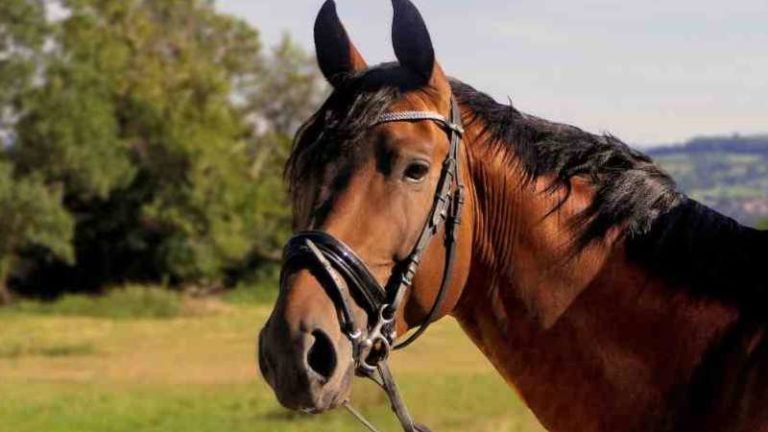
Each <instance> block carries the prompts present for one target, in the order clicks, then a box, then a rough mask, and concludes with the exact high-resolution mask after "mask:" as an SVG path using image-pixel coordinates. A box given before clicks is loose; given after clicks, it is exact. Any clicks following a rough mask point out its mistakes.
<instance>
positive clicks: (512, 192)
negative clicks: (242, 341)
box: [258, 0, 768, 432]
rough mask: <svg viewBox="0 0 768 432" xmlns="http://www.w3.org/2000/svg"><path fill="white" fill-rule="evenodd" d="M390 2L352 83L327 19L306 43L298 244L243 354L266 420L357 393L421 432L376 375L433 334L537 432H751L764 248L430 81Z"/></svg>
mask: <svg viewBox="0 0 768 432" xmlns="http://www.w3.org/2000/svg"><path fill="white" fill-rule="evenodd" d="M392 3H393V6H394V22H393V30H392V40H393V45H394V49H395V54H396V57H397V62H395V63H386V64H382V65H378V66H374V67H369V66H368V65H367V63H366V62H365V60H364V59H363V57H362V55H361V54H360V52H359V51H358V50H357V49H356V48H355V47H354V45H353V44H352V42H351V41H350V40H349V37H348V35H347V33H346V31H345V30H344V28H343V26H342V24H341V23H340V21H339V18H338V16H337V14H336V9H335V5H334V3H333V0H328V1H327V2H326V3H325V4H324V5H323V7H322V8H321V10H320V13H319V15H318V17H317V20H316V23H315V44H316V50H317V57H318V62H319V66H320V69H321V71H322V72H323V74H324V75H325V77H326V78H327V79H328V81H329V82H330V83H331V85H332V87H333V93H332V94H331V95H330V96H329V98H328V99H327V100H326V101H325V103H324V104H323V105H322V106H321V107H320V108H319V110H318V111H317V112H316V114H315V115H314V116H312V118H310V119H309V120H308V121H307V122H306V123H305V124H304V126H303V127H302V128H301V129H300V131H299V132H298V133H297V136H296V139H295V144H294V148H293V150H292V153H291V155H290V158H289V161H288V163H287V168H286V178H287V180H288V182H289V189H290V194H291V198H292V206H293V211H294V217H295V225H296V228H297V230H298V233H297V234H296V236H295V237H293V238H292V239H291V240H290V241H289V243H288V245H287V247H286V251H285V264H284V267H283V273H282V277H281V282H280V285H281V286H280V295H279V297H278V299H277V302H276V305H275V308H274V310H273V312H272V314H271V316H270V318H269V320H268V322H267V324H266V325H265V327H264V328H263V329H262V331H261V334H260V337H259V348H258V351H259V365H260V368H261V371H262V374H263V375H264V377H265V379H266V380H267V382H268V383H269V384H270V386H271V387H272V388H273V389H274V391H275V393H276V396H277V398H278V400H279V401H280V402H281V403H282V404H283V405H284V406H286V407H288V408H291V409H297V410H303V411H306V412H312V413H319V412H324V411H327V410H330V409H333V408H336V407H339V406H347V407H349V400H350V382H351V379H352V377H353V376H354V375H355V374H357V375H363V376H367V377H370V378H372V379H375V380H376V381H377V382H379V384H381V385H382V387H383V388H384V389H385V391H387V394H388V395H389V397H390V399H391V401H392V405H393V408H394V410H395V413H396V414H397V415H398V418H399V419H400V421H401V423H402V425H403V428H404V429H405V430H406V431H418V430H427V429H426V428H425V427H423V426H419V425H417V424H415V423H414V422H413V420H412V419H411V418H410V414H409V413H408V412H407V409H406V408H405V404H404V402H403V400H402V399H401V398H400V396H399V394H398V392H397V387H396V386H395V383H394V379H393V378H392V375H391V373H390V371H389V369H388V367H387V366H386V359H387V356H388V355H389V352H390V350H391V349H393V348H394V346H395V345H396V344H397V343H398V341H402V340H403V339H402V338H399V339H398V335H401V336H402V335H406V334H407V333H408V332H409V330H414V329H416V328H418V330H415V331H416V333H415V334H414V333H411V337H408V338H406V339H405V340H406V341H407V342H408V343H410V342H411V341H412V340H413V336H414V335H415V336H417V337H418V336H419V335H421V334H422V332H423V330H424V329H425V328H426V325H428V324H429V323H430V322H433V321H435V320H437V319H440V318H442V317H444V316H447V315H451V316H453V317H454V318H455V319H456V320H457V321H458V322H459V323H460V325H461V327H462V328H463V330H464V331H465V332H466V334H467V335H468V336H469V337H470V338H471V339H472V341H473V342H474V343H475V344H476V345H477V346H478V347H479V349H480V350H481V351H482V352H483V353H484V354H485V355H486V356H487V357H488V359H489V360H490V361H491V362H492V364H493V365H494V366H495V367H496V369H497V370H498V371H499V373H500V374H501V375H502V376H503V377H504V378H505V380H506V381H507V382H508V383H509V385H510V386H511V387H513V388H514V389H516V390H517V391H518V392H519V394H520V395H521V397H522V398H523V399H524V401H525V402H526V404H527V405H528V406H529V407H530V409H531V410H532V411H533V413H534V414H535V415H536V416H537V417H538V419H539V421H540V422H541V423H542V425H543V426H544V427H545V428H547V429H548V430H551V431H562V432H569V431H578V432H584V431H730V432H740V431H768V367H767V366H768V343H766V321H767V319H766V318H767V317H768V315H766V312H765V310H766V306H768V303H767V302H766V300H768V299H767V298H766V297H768V295H767V294H768V270H767V269H766V267H768V252H766V249H768V233H766V232H762V231H758V230H754V229H751V228H748V227H744V226H741V225H739V224H738V223H737V222H735V221H733V220H731V219H729V218H727V217H725V216H722V215H720V214H718V213H716V212H715V211H713V210H710V209H708V208H707V207H705V206H703V205H701V204H699V203H697V202H696V201H694V200H692V199H690V198H688V197H686V196H685V195H683V194H682V193H681V192H679V191H678V190H677V189H676V186H675V183H674V182H673V180H672V179H671V178H670V177H669V176H668V175H667V174H665V173H664V172H663V171H662V170H661V169H660V168H659V167H657V166H656V165H655V164H654V163H653V161H652V160H651V159H649V158H648V157H646V156H644V155H643V154H641V153H639V152H637V151H635V150H633V149H631V148H630V147H628V146H627V145H625V144H624V143H622V142H621V141H620V140H619V139H617V138H615V137H613V136H608V135H594V134H591V133H587V132H585V131H582V130H580V129H578V128H576V127H573V126H568V125H563V124H557V123H553V122H550V121H547V120H543V119H540V118H537V117H534V116H531V115H527V114H524V113H522V112H520V111H518V110H517V109H515V108H514V107H512V106H511V105H503V104H499V103H497V102H495V101H494V100H493V99H491V98H490V97H489V96H487V95H485V94H483V93H481V92H479V91H477V90H475V89H473V88H472V87H470V86H469V85H467V84H464V83H463V82H461V81H459V80H455V79H451V78H448V77H447V76H446V75H445V74H444V72H443V70H442V68H441V67H440V65H439V63H438V62H437V61H436V59H435V54H434V49H433V47H432V42H431V39H430V35H429V33H428V31H427V27H426V25H425V23H424V21H423V18H422V16H421V15H420V13H419V12H418V10H417V9H416V8H415V6H414V5H413V4H412V3H411V2H410V1H409V0H393V2H392ZM401 343H402V342H401ZM350 409H351V407H350ZM361 421H364V422H365V420H364V419H361ZM366 426H368V427H369V428H370V429H372V430H375V429H374V427H373V426H372V425H370V424H368V423H366Z"/></svg>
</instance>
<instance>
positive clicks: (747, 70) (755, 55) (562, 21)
mask: <svg viewBox="0 0 768 432" xmlns="http://www.w3.org/2000/svg"><path fill="white" fill-rule="evenodd" d="M337 3H338V8H339V14H340V15H341V18H342V21H344V24H345V25H346V27H347V29H348V30H349V32H350V34H351V35H352V39H353V41H354V42H355V43H356V45H357V46H358V48H360V50H361V52H362V53H363V55H364V56H365V57H366V59H367V60H368V62H369V63H371V64H373V63H380V62H383V61H390V60H393V59H394V54H392V48H391V37H390V26H391V14H392V12H391V5H390V2H389V1H388V0H376V1H374V0H337ZM414 3H415V4H416V5H417V6H418V7H419V9H420V10H421V12H422V14H423V15H424V17H425V20H426V21H427V25H428V26H429V28H430V32H431V34H432V40H433V42H434V43H435V49H436V52H437V56H438V60H439V61H440V62H441V63H442V65H443V67H444V69H445V70H446V71H447V72H448V74H449V75H452V76H455V77H457V78H459V79H461V80H463V81H465V82H467V83H468V84H471V85H472V86H474V87H475V88H477V89H479V90H483V91H485V92H487V93H489V94H491V95H492V96H494V97H496V98H497V99H499V100H501V101H506V100H507V96H511V97H512V100H513V101H514V104H515V106H516V107H517V108H518V109H520V110H522V111H525V112H528V113H531V114H535V115H538V116H542V117H545V118H548V119H550V120H556V121H562V122H566V123H571V124H574V125H576V126H579V127H581V128H584V129H586V130H589V131H592V132H610V133H613V134H614V135H616V136H618V137H619V138H621V139H623V140H624V141H627V142H628V143H632V144H635V145H648V144H660V143H671V142H678V141H682V140H685V139H687V138H689V137H691V136H693V135H710V134H732V133H737V132H738V133H742V134H749V133H760V132H762V133H765V132H768V0H730V1H723V0H666V1H663V0H645V1H628V0H621V1H618V0H613V1H611V0H414ZM217 4H218V7H219V9H220V10H222V11H225V12H228V13H232V14H234V15H237V16H240V17H242V18H244V19H246V20H247V21H249V22H250V23H252V24H253V25H255V26H256V27H258V28H259V29H260V30H261V32H262V36H263V39H264V41H265V43H266V44H274V43H276V42H277V41H278V40H279V39H280V37H281V35H282V34H283V33H284V32H288V33H290V34H291V35H292V36H293V37H294V39H296V41H297V42H298V43H299V44H301V45H303V46H305V47H306V48H307V49H308V50H313V46H314V45H313V41H312V26H313V23H314V18H315V15H316V13H317V11H318V9H319V8H320V5H321V4H322V0H218V2H217Z"/></svg>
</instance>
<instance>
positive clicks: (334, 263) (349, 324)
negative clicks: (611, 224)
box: [280, 96, 464, 432]
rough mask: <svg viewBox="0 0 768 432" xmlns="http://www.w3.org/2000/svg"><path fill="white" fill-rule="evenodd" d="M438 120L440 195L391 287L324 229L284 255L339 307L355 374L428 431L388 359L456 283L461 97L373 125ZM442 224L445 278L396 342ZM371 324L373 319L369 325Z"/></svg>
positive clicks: (410, 425) (407, 423) (411, 430)
mask: <svg viewBox="0 0 768 432" xmlns="http://www.w3.org/2000/svg"><path fill="white" fill-rule="evenodd" d="M413 121H432V122H434V123H437V124H438V125H439V126H441V127H442V128H443V129H445V131H446V133H447V134H448V136H449V139H450V147H449V149H448V155H447V156H446V158H445V160H444V161H443V165H442V169H441V172H440V178H439V180H438V183H437V188H436V190H435V196H434V201H433V203H432V208H431V210H430V213H429V216H428V218H427V221H426V224H425V226H424V228H423V229H422V231H421V234H420V235H419V238H418V240H417V241H416V244H415V245H414V246H413V249H412V250H411V253H410V254H409V255H408V257H407V258H406V259H405V260H403V261H402V262H401V263H399V264H398V266H397V268H396V270H395V271H394V272H393V274H392V276H391V277H390V279H389V281H388V282H387V284H386V286H381V285H380V284H379V283H378V281H377V280H376V278H375V277H374V276H373V274H372V273H371V271H370V269H369V268H368V266H367V265H366V264H365V262H364V261H363V260H362V259H360V258H359V257H358V256H357V254H356V253H355V252H354V251H353V250H352V249H351V248H350V247H349V246H347V245H346V244H344V243H343V242H341V241H340V240H338V239H336V238H334V237H333V236H331V235H330V234H328V233H325V232H323V231H316V230H313V231H302V232H299V233H297V234H296V235H294V236H293V237H291V239H290V240H288V243H287V244H286V246H285V250H284V253H283V259H284V264H283V273H282V277H281V283H280V286H281V287H283V286H284V284H283V279H284V278H285V276H286V275H287V274H289V273H290V271H291V270H295V269H298V268H303V267H307V266H308V265H313V266H314V267H313V268H315V269H317V270H319V271H318V272H317V274H318V278H319V279H320V282H321V285H322V286H323V287H324V288H325V290H326V292H327V294H328V296H329V297H330V299H331V300H332V301H333V303H334V305H335V306H336V308H337V310H338V313H339V325H340V327H341V330H342V332H343V333H344V334H345V335H346V337H347V338H348V339H349V341H350V342H351V343H352V357H353V360H354V362H355V373H356V374H357V375H358V376H362V377H365V378H369V379H371V380H372V381H374V382H375V383H376V384H378V385H379V386H380V387H381V388H382V389H383V390H384V391H385V392H386V394H387V396H388V397H389V400H390V403H391V405H392V410H393V411H394V413H395V414H396V415H397V418H398V420H399V421H400V424H401V426H402V428H403V430H404V431H405V432H420V431H421V432H427V431H428V430H429V429H427V428H426V427H424V426H421V425H416V424H415V423H414V421H413V419H412V418H411V416H410V413H409V412H408V409H407V407H406V406H405V403H404V402H403V400H402V398H401V397H400V393H399V391H398V389H397V385H396V384H395V379H394V377H393V376H392V373H391V372H390V370H389V366H388V364H387V359H388V357H389V354H390V352H391V351H392V350H397V349H401V348H405V347H407V346H408V345H410V344H411V343H413V342H414V341H415V340H416V339H418V338H419V336H421V335H422V334H423V333H424V331H426V329H427V328H428V327H429V325H430V324H431V323H432V322H433V321H434V320H435V319H436V318H437V315H438V313H439V312H440V307H441V306H442V304H443V301H444V300H445V295H446V294H447V292H448V287H449V286H450V284H451V276H452V268H453V265H454V261H455V255H456V240H457V235H458V227H459V225H460V224H461V210H462V206H463V204H464V186H463V184H462V181H461V175H460V174H461V173H460V170H459V146H460V144H461V138H462V135H463V134H464V129H463V127H462V123H461V112H460V111H459V106H458V103H457V102H456V99H455V98H454V97H453V96H451V114H450V119H446V118H445V117H444V116H442V115H440V114H438V113H434V112H428V111H403V112H393V113H385V114H383V115H381V116H380V117H379V118H378V119H377V120H376V121H375V122H374V123H373V124H372V125H371V126H375V125H378V124H382V123H391V122H413ZM443 225H445V227H444V234H445V238H444V244H445V253H446V260H445V266H444V267H443V275H442V282H441V284H440V288H439V290H438V293H437V297H436V298H435V301H434V303H433V304H432V307H431V308H430V310H429V313H428V314H427V316H426V317H425V318H424V320H423V321H422V323H421V325H420V326H419V327H418V328H417V329H416V331H414V332H413V333H412V334H411V335H409V336H408V337H407V338H406V339H405V340H403V341H402V342H399V343H396V342H395V340H396V338H397V334H396V331H395V314H396V312H397V310H398V309H399V307H400V305H401V303H402V301H403V298H404V297H405V294H406V292H407V291H408V289H409V288H410V287H411V284H412V283H413V278H414V276H415V274H416V272H417V270H418V268H419V264H420V263H421V258H422V255H423V254H424V252H425V250H426V248H427V246H429V244H430V242H431V240H432V238H433V237H435V235H437V233H438V231H439V230H440V228H441V227H442V226H443ZM353 294H356V296H355V297H354V298H355V299H356V300H358V302H359V303H360V306H361V307H362V308H363V309H364V310H365V312H366V313H367V314H368V317H369V323H368V325H366V326H365V327H364V328H363V327H362V326H360V325H358V323H357V322H355V318H354V315H353V313H352V309H351V308H350V304H349V299H351V298H353ZM370 323H372V324H370ZM344 407H345V408H346V409H347V410H349V411H350V413H352V414H353V415H354V416H355V417H356V418H357V419H358V420H359V421H360V422H361V423H362V424H363V425H364V426H366V427H367V428H368V429H369V430H371V431H373V432H377V429H376V428H375V427H374V426H373V425H372V424H371V423H370V422H368V421H367V420H366V419H365V418H364V417H363V416H362V415H360V414H359V413H358V412H357V411H355V410H354V409H353V408H352V407H351V406H350V405H349V403H348V402H345V403H344Z"/></svg>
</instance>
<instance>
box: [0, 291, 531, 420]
mask: <svg viewBox="0 0 768 432" xmlns="http://www.w3.org/2000/svg"><path fill="white" fill-rule="evenodd" d="M207 302H208V303H211V304H209V305H207V306H206V307H204V308H203V307H201V306H198V307H199V308H202V309H205V310H215V311H216V313H197V314H185V313H181V314H179V315H177V316H176V317H173V318H166V319H162V320H158V319H146V318H141V319H132V320H128V319H118V320H116V319H112V318H101V317H93V316H83V314H82V313H79V314H76V315H68V316H60V315H52V314H49V313H45V314H40V313H38V311H37V310H34V312H32V313H27V312H21V311H19V310H16V311H15V312H13V313H3V314H0V347H3V348H4V349H5V350H6V351H5V353H6V354H5V355H0V401H1V402H0V431H1V432H6V431H7V432H38V431H46V432H121V431H125V432H129V431H130V432H134V431H157V432H175V431H178V432H206V431H217V432H218V431H226V432H241V431H242V432H245V431H248V432H258V431H263V432H268V431H275V432H280V431H334V432H347V431H349V432H351V431H361V430H362V429H361V427H360V425H358V424H357V423H356V422H355V421H354V420H353V419H351V418H350V417H349V415H348V414H346V413H345V412H341V411H338V412H333V413H327V414H323V415H319V416H309V415H304V414H297V413H293V412H289V411H287V410H285V409H283V408H281V407H280V406H279V405H278V404H277V402H276V401H275V398H274V396H273V394H272V392H271V390H270V389H269V388H268V387H267V386H266V384H265V383H264V382H263V381H262V380H261V378H260V377H259V375H258V372H257V370H258V369H257V365H256V362H255V358H254V357H255V353H254V351H255V336H256V334H257V331H258V329H259V328H260V327H261V325H262V323H263V321H264V319H265V318H266V316H267V315H268V313H269V309H270V308H269V307H267V306H254V305H248V306H244V305H240V306H233V305H228V304H225V303H221V302H218V301H210V300H209V301H207ZM183 308H184V307H182V309H183ZM33 309H34V308H33ZM9 347H10V348H9ZM392 366H393V370H394V372H395V374H396V376H397V378H398V383H399V385H400V386H401V388H402V390H403V393H404V397H405V398H406V401H407V402H408V405H409V407H410V409H411V410H412V412H413V414H414V416H415V417H416V418H417V419H418V420H419V421H421V422H423V423H425V424H427V425H429V426H431V427H432V428H433V430H435V431H440V432H452V431H453V432H458V431H479V432H483V431H508V432H509V431H521V432H522V431H537V432H538V431H541V430H542V429H541V428H540V426H538V424H537V423H536V421H535V419H534V418H533V417H532V415H531V414H530V413H529V412H528V410H527V409H526V408H525V407H524V406H523V405H522V404H521V403H520V401H519V400H518V399H517V397H516V396H515V395H514V392H513V391H512V390H510V389H509V388H508V387H507V386H506V384H504V382H503V381H502V380H501V378H500V377H499V376H498V375H497V373H496V372H495V371H494V370H493V369H492V368H491V367H490V366H489V365H488V363H487V362H486V361H485V359H484V358H483V357H482V356H481V355H480V354H479V352H478V351H477V350H476V349H475V348H474V347H473V346H471V344H470V343H469V342H468V341H467V339H466V337H465V336H464V335H463V334H462V332H461V330H460V329H459V328H458V326H457V325H456V324H455V323H454V322H452V321H450V320H444V321H441V322H440V323H438V324H436V325H435V326H434V327H433V328H431V329H430V332H429V334H428V335H426V336H425V337H424V338H423V339H421V340H420V341H419V343H418V344H417V345H415V346H414V347H411V348H409V349H408V350H405V351H403V352H398V353H397V354H396V355H395V356H394V357H393V365H392ZM352 401H353V403H354V405H356V406H357V407H358V408H360V409H361V410H362V411H363V412H364V413H365V414H366V415H368V416H370V417H371V419H372V420H373V421H374V422H375V423H376V424H377V425H379V426H380V428H381V429H382V430H384V431H394V430H397V425H396V423H395V421H394V418H393V416H392V415H391V414H390V412H389V408H388V405H387V402H386V400H385V398H384V396H383V395H382V394H381V393H380V392H379V391H378V389H376V388H374V387H373V386H372V385H371V384H369V383H365V382H357V383H356V384H355V388H354V390H353V396H352Z"/></svg>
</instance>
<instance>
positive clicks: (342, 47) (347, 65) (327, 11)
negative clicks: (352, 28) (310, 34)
mask: <svg viewBox="0 0 768 432" xmlns="http://www.w3.org/2000/svg"><path fill="white" fill-rule="evenodd" d="M315 51H316V53H317V62H318V64H319V65H320V70H321V71H322V72H323V75H325V78H326V79H327V80H328V82H329V83H331V85H336V84H337V83H338V82H339V79H340V77H341V76H343V75H344V74H348V73H351V72H355V71H360V70H364V69H365V68H367V67H368V64H367V63H366V62H365V59H363V56H362V55H360V52H359V51H358V50H357V48H355V46H354V45H353V44H352V41H350V40H349V35H347V31H346V30H345V29H344V26H343V25H342V24H341V20H339V15H338V14H337V13H336V3H335V2H334V1H333V0H326V2H325V3H324V4H323V7H321V8H320V12H319V13H318V14H317V19H316V20H315Z"/></svg>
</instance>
